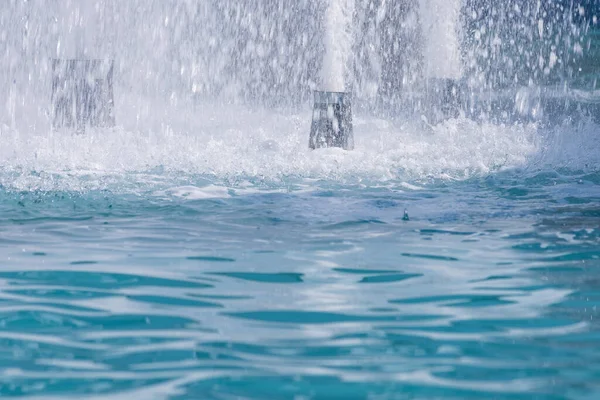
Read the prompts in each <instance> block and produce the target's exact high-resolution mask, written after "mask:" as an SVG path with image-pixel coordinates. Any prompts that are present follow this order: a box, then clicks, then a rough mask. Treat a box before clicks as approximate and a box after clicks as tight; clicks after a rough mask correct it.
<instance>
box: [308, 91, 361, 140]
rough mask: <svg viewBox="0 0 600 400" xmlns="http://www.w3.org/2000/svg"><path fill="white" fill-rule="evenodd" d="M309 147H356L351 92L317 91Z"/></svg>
mask: <svg viewBox="0 0 600 400" xmlns="http://www.w3.org/2000/svg"><path fill="white" fill-rule="evenodd" d="M309 147H310V148H311V149H317V148H321V147H341V148H342V149H344V150H353V149H354V132H353V128H352V100H351V95H350V93H347V92H323V91H315V102H314V107H313V115H312V124H311V127H310V138H309Z"/></svg>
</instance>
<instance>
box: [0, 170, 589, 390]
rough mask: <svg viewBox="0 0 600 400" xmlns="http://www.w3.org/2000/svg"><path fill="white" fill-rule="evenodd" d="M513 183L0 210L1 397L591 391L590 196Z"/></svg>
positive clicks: (10, 199)
mask: <svg viewBox="0 0 600 400" xmlns="http://www.w3.org/2000/svg"><path fill="white" fill-rule="evenodd" d="M529 179H531V180H532V182H533V181H537V182H538V183H537V184H535V183H532V184H531V185H530V186H529V190H528V191H527V192H524V191H520V190H515V189H514V187H512V186H511V184H510V182H508V183H507V182H505V181H504V180H507V181H510V180H511V176H510V175H505V176H498V177H497V181H496V182H495V183H494V184H492V183H490V182H489V181H488V182H487V183H486V182H485V181H480V180H474V181H467V182H465V183H461V184H454V185H452V186H447V187H444V186H435V187H427V188H424V189H420V190H414V189H406V188H403V186H397V187H396V186H394V185H392V186H389V188H388V189H384V190H382V189H378V188H376V187H374V188H373V189H367V188H363V189H359V188H347V187H344V186H332V185H331V184H328V185H327V187H322V188H318V187H315V190H314V191H313V192H305V191H297V192H294V191H292V192H290V193H288V194H285V195H284V194H273V193H271V191H272V190H271V189H265V191H261V190H260V189H259V190H255V191H254V193H247V192H248V188H247V187H245V188H244V187H241V188H236V187H230V188H229V190H228V196H226V197H217V198H215V197H209V198H192V199H186V198H185V197H183V198H182V197H180V196H177V195H173V194H171V195H164V194H163V195H161V196H160V197H149V198H145V199H144V198H133V197H127V195H119V194H118V193H113V194H107V195H103V194H101V193H95V192H89V193H87V194H84V195H74V194H68V193H65V194H64V195H63V196H65V198H64V199H62V200H59V201H56V195H53V194H52V193H48V194H45V195H41V196H36V195H34V194H32V193H29V194H28V193H24V194H21V195H20V197H19V198H20V200H19V202H20V203H21V205H20V206H19V207H17V206H16V204H15V202H16V199H15V197H14V193H12V192H7V191H4V192H2V194H1V195H2V206H1V207H2V210H3V217H2V220H1V224H2V226H3V227H4V229H3V233H2V235H1V236H0V241H1V242H2V258H3V260H4V261H3V263H2V264H3V265H2V269H1V271H0V285H1V286H0V288H1V290H0V315H1V318H0V324H1V325H2V329H0V341H1V342H2V344H3V346H2V348H3V350H2V354H3V355H2V356H0V363H1V364H2V366H1V367H2V368H3V373H2V377H3V378H2V382H3V383H2V386H1V388H0V390H1V391H2V393H3V394H4V395H17V394H20V395H30V396H34V395H35V394H40V393H44V394H47V395H50V394H54V395H56V396H57V398H64V396H65V395H67V394H71V395H74V396H77V395H76V393H81V394H82V393H86V394H92V393H97V394H99V395H101V397H102V398H110V397H109V394H112V395H115V396H117V395H118V394H121V395H127V396H131V395H135V396H137V397H140V398H148V396H157V397H158V398H166V397H169V398H223V397H227V396H243V397H245V398H264V396H266V395H274V394H275V395H277V396H280V397H282V398H287V397H293V396H305V397H311V396H313V397H316V398H327V396H329V395H331V394H332V393H335V394H336V395H337V396H346V398H364V397H366V396H376V395H380V396H382V397H384V398H386V397H390V396H392V395H393V394H400V393H405V394H406V396H408V397H411V398H432V397H439V398H457V397H458V398H464V397H468V396H475V397H480V398H481V397H487V398H490V397H494V398H510V397H511V396H519V395H525V394H527V395H533V394H537V395H539V396H542V397H543V396H551V395H556V396H559V397H560V396H567V395H568V396H574V397H577V396H586V395H591V394H592V393H597V392H598V389H599V388H598V387H597V386H595V384H594V382H595V381H596V380H597V379H596V378H597V377H598V373H599V371H598V369H597V366H596V364H597V363H596V362H595V361H594V360H595V359H597V357H598V356H599V354H598V352H597V348H596V347H597V346H595V343H597V340H598V332H599V330H598V327H597V324H596V321H595V319H596V318H597V315H598V312H597V309H596V306H597V302H598V301H599V300H600V295H599V293H598V288H597V281H598V277H597V276H596V275H597V274H595V272H594V271H595V267H597V266H598V263H599V262H600V261H599V260H600V251H599V250H598V248H599V247H598V245H599V239H600V230H598V226H600V224H599V222H600V220H599V219H598V218H599V214H598V209H597V207H596V206H595V204H597V203H598V200H600V199H598V195H597V179H598V178H597V176H596V175H594V174H592V175H587V176H581V175H580V176H577V177H572V176H562V175H554V177H553V178H548V176H544V175H543V174H542V175H537V176H531V177H530V178H529ZM547 180H550V181H551V184H547ZM579 180H581V182H582V184H577V183H576V182H577V181H579ZM573 181H575V182H574V183H572V182H573ZM348 189H351V190H348ZM390 189H393V190H390ZM191 190H192V187H189V188H188V191H191ZM197 190H201V188H197ZM213 190H214V189H213ZM237 190H239V192H238V191H237ZM165 193H173V192H172V191H166V192H165ZM165 196H166V197H165ZM405 208H408V209H409V211H410V214H411V220H410V221H403V219H402V217H403V214H404V209H405ZM73 210H75V212H73ZM65 215H69V217H65ZM392 397H393V396H392Z"/></svg>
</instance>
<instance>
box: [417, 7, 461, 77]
mask: <svg viewBox="0 0 600 400" xmlns="http://www.w3.org/2000/svg"><path fill="white" fill-rule="evenodd" d="M419 5H420V7H419V13H420V18H421V24H422V28H423V32H424V37H425V45H424V49H423V57H424V60H425V61H424V62H425V71H424V73H425V76H426V77H427V78H452V79H458V78H460V77H461V65H460V42H459V37H458V33H459V17H460V9H461V5H462V0H419Z"/></svg>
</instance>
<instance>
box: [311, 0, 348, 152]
mask: <svg viewBox="0 0 600 400" xmlns="http://www.w3.org/2000/svg"><path fill="white" fill-rule="evenodd" d="M353 13H354V0H329V4H328V6H327V11H326V18H325V41H324V42H325V53H324V57H323V66H322V85H323V89H324V91H316V92H315V94H314V95H315V98H314V108H313V115H312V123H311V129H310V138H309V147H310V148H311V149H316V148H320V147H341V148H343V149H345V150H352V149H353V148H354V133H353V126H352V101H351V95H350V93H348V92H345V91H344V90H345V89H346V88H345V82H344V81H345V79H344V78H345V74H346V71H345V69H346V66H347V63H348V60H349V58H350V54H351V51H352V32H351V26H352V16H353Z"/></svg>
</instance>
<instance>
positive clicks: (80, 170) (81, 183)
mask: <svg viewBox="0 0 600 400" xmlns="http://www.w3.org/2000/svg"><path fill="white" fill-rule="evenodd" d="M150 109H153V110H156V112H155V113H154V114H147V117H146V116H144V118H139V119H138V118H136V117H135V115H136V113H138V115H139V110H136V109H127V108H126V107H125V109H124V110H121V111H122V114H121V116H119V119H118V120H119V121H120V122H122V123H123V125H122V126H120V127H118V128H116V129H106V130H90V131H88V132H86V133H85V134H83V135H75V134H71V133H67V132H52V131H50V130H42V129H37V130H34V131H30V130H27V127H26V126H23V127H22V129H20V130H11V129H2V128H0V143H1V146H0V159H1V160H2V170H3V172H2V173H0V184H2V185H5V186H6V187H13V188H37V189H43V190H52V189H59V188H61V187H62V186H66V187H67V188H70V189H75V190H78V189H82V190H87V189H91V188H102V187H107V186H111V185H112V184H114V183H120V184H123V183H124V182H131V183H132V184H135V183H137V184H140V183H142V184H149V185H151V186H152V185H156V184H158V183H160V182H161V181H166V183H168V184H169V186H167V187H171V188H173V187H175V188H177V187H180V186H186V185H188V183H185V181H183V180H179V181H177V179H180V178H179V177H181V176H185V175H186V174H187V175H189V174H198V175H207V176H209V177H216V178H217V179H221V180H223V179H225V180H231V179H235V180H238V181H241V180H244V179H245V180H248V179H250V180H252V183H253V184H256V182H260V181H279V180H281V179H282V178H286V177H290V176H292V177H300V178H303V179H307V178H310V179H327V180H338V181H353V182H356V181H360V180H368V181H370V182H374V181H389V180H398V179H400V180H413V181H414V180H419V179H425V178H444V177H446V178H449V179H463V178H468V177H470V176H474V175H477V174H486V173H489V172H492V171H496V170H499V169H502V168H510V167H522V166H525V165H527V163H528V160H530V159H531V158H532V157H533V156H534V155H535V154H537V153H538V152H539V151H540V149H541V144H540V136H539V135H538V133H537V129H536V128H535V126H533V125H531V126H530V125H526V126H497V125H492V124H477V123H475V122H472V121H468V120H451V121H447V122H445V123H444V124H441V125H438V126H436V127H434V130H433V133H432V132H429V131H425V130H423V129H420V128H418V127H412V126H410V125H402V124H394V123H391V122H387V123H380V122H381V121H380V120H378V119H376V118H371V117H361V116H360V115H358V116H356V118H355V138H356V149H355V150H354V151H344V150H341V149H335V148H331V149H319V150H315V151H311V150H309V148H308V133H309V129H310V113H309V110H305V111H304V112H302V113H277V112H274V111H270V110H251V109H247V108H242V107H237V106H231V105H229V106H227V107H221V106H219V105H217V104H214V105H205V106H202V107H201V108H199V109H198V110H197V111H196V113H195V114H194V112H193V111H191V110H186V109H182V108H169V107H167V106H164V105H153V106H152V107H150ZM159 110H160V111H161V112H158V111H159ZM192 115H194V117H193V118H192ZM196 115H197V116H196ZM265 143H271V144H272V145H270V146H267V147H265V145H264V144H265ZM32 171H36V173H33V174H32V173H31V172H32ZM174 177H175V178H174ZM173 179H175V181H173ZM207 183H208V182H207ZM212 183H215V181H212ZM215 184H216V183H215ZM180 189H181V188H180ZM188 189H189V188H185V187H184V188H183V189H181V190H180V191H178V192H177V191H175V192H173V194H174V195H182V196H188V197H189V196H192V197H198V196H199V197H206V196H213V197H214V196H217V197H218V196H225V195H226V192H225V189H223V188H216V189H214V188H213V189H214V190H213V189H210V190H209V191H208V192H207V191H206V190H207V189H198V190H197V189H195V188H194V189H193V190H188ZM161 190H164V189H161Z"/></svg>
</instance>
